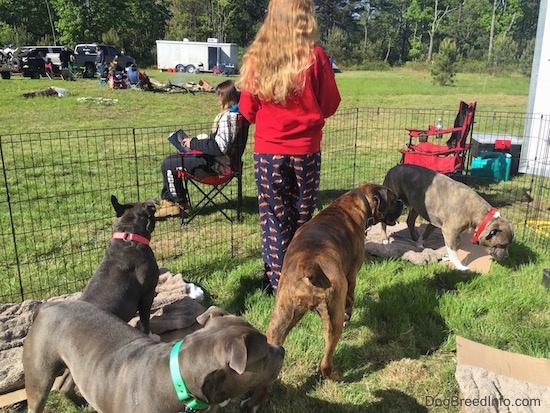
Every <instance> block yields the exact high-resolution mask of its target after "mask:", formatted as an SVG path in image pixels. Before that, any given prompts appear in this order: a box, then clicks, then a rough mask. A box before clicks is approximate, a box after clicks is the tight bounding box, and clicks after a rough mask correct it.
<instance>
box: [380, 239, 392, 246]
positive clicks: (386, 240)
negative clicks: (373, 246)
mask: <svg viewBox="0 0 550 413" xmlns="http://www.w3.org/2000/svg"><path fill="white" fill-rule="evenodd" d="M389 243H390V240H389V239H385V240H383V241H382V244H384V245H388V244H389Z"/></svg>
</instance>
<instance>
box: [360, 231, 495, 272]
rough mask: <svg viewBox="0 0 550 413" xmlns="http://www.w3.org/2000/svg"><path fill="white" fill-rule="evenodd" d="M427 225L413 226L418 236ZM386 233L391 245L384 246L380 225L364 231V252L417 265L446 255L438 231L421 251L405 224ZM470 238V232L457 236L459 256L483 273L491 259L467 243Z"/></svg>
mask: <svg viewBox="0 0 550 413" xmlns="http://www.w3.org/2000/svg"><path fill="white" fill-rule="evenodd" d="M426 225H427V224H421V225H419V224H417V225H416V230H417V231H418V233H419V234H422V232H423V231H424V230H425V229H426ZM387 233H388V237H389V240H390V243H389V244H384V243H383V240H384V237H383V232H382V226H381V225H380V224H376V225H374V226H373V227H371V228H370V229H369V230H368V232H367V237H366V241H365V251H366V252H367V253H369V254H370V255H372V256H375V257H393V258H401V259H404V260H407V261H410V262H412V263H413V264H419V265H427V264H430V263H434V262H438V261H441V260H443V257H444V256H445V255H446V254H447V248H446V247H445V241H444V240H443V235H442V234H441V229H439V228H436V229H435V230H434V231H433V232H432V233H431V234H430V236H429V237H428V239H426V240H424V249H420V248H417V247H416V245H415V244H414V241H413V240H412V239H411V236H410V234H409V230H408V228H407V223H406V222H400V223H398V224H397V225H394V226H392V227H387ZM471 237H472V234H469V233H463V234H461V235H460V239H461V242H460V247H459V250H458V257H459V258H460V260H461V261H462V263H463V264H464V265H466V266H468V268H470V270H472V271H475V272H479V273H486V272H488V271H489V269H490V268H491V262H492V260H491V257H490V256H489V255H488V254H487V253H486V252H485V250H484V249H483V248H482V247H480V246H479V245H476V244H472V242H471V241H470V238H471ZM449 265H450V264H449ZM453 268H454V267H453Z"/></svg>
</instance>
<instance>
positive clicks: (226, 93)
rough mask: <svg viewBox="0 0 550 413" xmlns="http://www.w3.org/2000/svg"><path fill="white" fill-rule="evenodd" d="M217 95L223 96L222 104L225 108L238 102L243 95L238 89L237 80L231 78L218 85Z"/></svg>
mask: <svg viewBox="0 0 550 413" xmlns="http://www.w3.org/2000/svg"><path fill="white" fill-rule="evenodd" d="M216 95H217V96H220V97H221V98H222V105H223V107H225V108H229V107H231V106H233V105H234V104H235V103H238V102H239V98H240V97H241V93H240V92H239V91H238V90H237V88H236V86H235V82H234V81H233V80H231V79H229V80H226V81H224V82H222V83H220V84H219V85H218V86H216Z"/></svg>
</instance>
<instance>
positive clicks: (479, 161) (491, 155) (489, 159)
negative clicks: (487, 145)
mask: <svg viewBox="0 0 550 413" xmlns="http://www.w3.org/2000/svg"><path fill="white" fill-rule="evenodd" d="M511 169H512V155H511V154H509V153H503V152H482V153H481V154H480V155H479V156H476V157H475V158H474V159H472V168H471V174H472V176H475V177H478V178H487V179H492V180H494V181H508V180H509V179H510V170H511Z"/></svg>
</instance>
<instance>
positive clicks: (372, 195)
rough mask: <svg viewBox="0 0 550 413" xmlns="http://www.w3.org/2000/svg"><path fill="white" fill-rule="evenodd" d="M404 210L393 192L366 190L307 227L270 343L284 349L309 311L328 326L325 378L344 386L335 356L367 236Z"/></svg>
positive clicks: (291, 256)
mask: <svg viewBox="0 0 550 413" xmlns="http://www.w3.org/2000/svg"><path fill="white" fill-rule="evenodd" d="M402 210H403V204H402V203H401V201H399V200H398V199H397V196H396V195H395V194H394V193H393V192H392V191H391V190H389V189H388V188H386V187H384V186H381V185H375V184H366V185H363V186H361V187H359V188H356V189H354V190H352V191H350V192H347V193H345V194H344V195H342V196H340V197H339V198H338V199H336V200H335V201H333V202H332V203H331V204H330V205H329V206H327V207H326V208H325V209H323V210H322V211H321V212H319V213H318V214H317V215H316V216H314V217H313V218H312V219H311V220H309V221H308V222H307V223H305V224H304V225H302V226H301V227H300V228H299V229H298V231H296V234H295V235H294V237H293V239H292V241H291V242H290V244H289V246H288V249H287V251H286V253H285V258H284V262H283V268H282V273H281V278H280V280H279V286H278V289H277V295H276V297H275V306H274V308H273V311H272V313H271V317H270V320H269V326H268V330H267V340H268V342H270V343H273V344H279V345H282V344H283V343H284V341H285V338H286V336H287V335H288V333H289V332H290V330H291V329H292V328H293V327H294V326H295V325H296V323H298V321H299V320H300V319H301V318H302V317H303V316H304V314H305V313H306V312H307V311H308V310H316V311H317V313H318V314H319V316H320V317H321V319H322V322H323V330H324V337H325V354H324V356H323V360H322V361H321V374H322V376H323V378H327V379H333V380H338V378H339V376H338V373H337V372H336V371H335V370H334V367H333V354H334V350H335V348H336V344H337V343H338V340H340V336H341V335H342V329H343V326H344V325H345V323H347V322H348V321H349V319H350V317H351V314H352V311H353V305H354V301H355V284H356V277H357V272H358V271H359V270H360V269H361V266H362V265H363V262H364V261H365V230H366V229H367V228H368V227H370V226H371V225H374V224H376V223H378V222H385V223H386V224H387V225H395V223H396V222H395V220H396V219H397V218H398V217H399V215H401V212H402Z"/></svg>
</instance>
